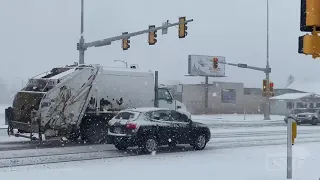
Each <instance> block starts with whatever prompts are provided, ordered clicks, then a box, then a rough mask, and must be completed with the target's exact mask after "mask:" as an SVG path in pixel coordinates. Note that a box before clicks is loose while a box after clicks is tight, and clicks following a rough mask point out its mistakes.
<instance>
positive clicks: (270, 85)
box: [269, 81, 274, 97]
mask: <svg viewBox="0 0 320 180" xmlns="http://www.w3.org/2000/svg"><path fill="white" fill-rule="evenodd" d="M273 85H274V84H273V82H271V81H270V83H269V88H270V96H271V97H273V96H274V89H273Z"/></svg>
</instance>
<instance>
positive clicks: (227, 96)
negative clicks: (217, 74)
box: [221, 89, 236, 103]
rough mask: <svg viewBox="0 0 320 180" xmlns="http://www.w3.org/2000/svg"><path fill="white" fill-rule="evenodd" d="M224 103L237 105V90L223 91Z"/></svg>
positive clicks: (222, 99)
mask: <svg viewBox="0 0 320 180" xmlns="http://www.w3.org/2000/svg"><path fill="white" fill-rule="evenodd" d="M221 102H222V103H236V90H235V89H222V90H221Z"/></svg>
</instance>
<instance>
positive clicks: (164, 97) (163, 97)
mask: <svg viewBox="0 0 320 180" xmlns="http://www.w3.org/2000/svg"><path fill="white" fill-rule="evenodd" d="M158 99H159V107H160V108H168V109H171V110H177V109H180V108H181V109H184V110H187V107H186V106H185V105H184V104H183V103H182V102H180V101H178V100H175V99H174V98H173V96H172V94H171V93H170V91H169V88H167V87H166V86H164V85H159V88H158Z"/></svg>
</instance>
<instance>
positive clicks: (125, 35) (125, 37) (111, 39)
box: [77, 0, 193, 64]
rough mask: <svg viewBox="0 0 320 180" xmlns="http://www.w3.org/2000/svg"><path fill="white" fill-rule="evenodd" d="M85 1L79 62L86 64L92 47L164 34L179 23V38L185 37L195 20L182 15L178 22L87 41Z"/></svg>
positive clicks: (78, 46)
mask: <svg viewBox="0 0 320 180" xmlns="http://www.w3.org/2000/svg"><path fill="white" fill-rule="evenodd" d="M83 1H84V0H81V37H80V41H79V43H77V50H78V51H79V64H84V52H85V51H86V50H87V49H88V48H90V47H101V46H107V45H111V43H112V42H114V41H118V40H122V41H123V40H126V42H127V43H128V39H129V38H130V37H133V36H138V35H142V34H146V33H151V34H152V33H153V34H155V32H156V31H157V30H162V34H167V32H168V28H169V27H174V26H178V25H179V38H185V36H187V32H186V30H187V27H186V24H187V23H189V22H192V21H193V19H189V20H187V19H186V18H185V17H180V18H179V21H178V22H176V23H169V21H168V20H167V21H166V22H164V23H162V26H159V27H156V26H151V27H150V26H149V28H148V29H145V30H142V31H137V32H133V33H127V32H125V33H122V35H119V36H114V37H109V38H105V39H102V40H97V41H93V42H89V43H86V42H85V40H84V35H83V32H84V2H83Z"/></svg>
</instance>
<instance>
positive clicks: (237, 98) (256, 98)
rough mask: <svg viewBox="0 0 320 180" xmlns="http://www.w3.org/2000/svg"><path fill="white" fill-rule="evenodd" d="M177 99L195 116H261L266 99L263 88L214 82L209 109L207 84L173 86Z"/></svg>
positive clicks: (277, 92)
mask: <svg viewBox="0 0 320 180" xmlns="http://www.w3.org/2000/svg"><path fill="white" fill-rule="evenodd" d="M169 87H170V88H171V92H172V94H173V96H174V98H175V99H177V100H179V101H181V102H183V103H184V104H185V105H186V106H187V109H188V110H189V111H190V112H191V113H193V114H202V113H210V114H231V113H239V114H240V113H241V114H242V113H247V114H260V113H262V112H263V105H264V97H262V95H261V94H262V89H261V88H245V87H244V84H243V83H236V82H213V83H212V84H209V85H208V108H205V98H206V96H205V92H206V85H205V84H180V85H171V86H169ZM292 92H300V91H296V90H293V89H275V95H279V94H284V93H292Z"/></svg>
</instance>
